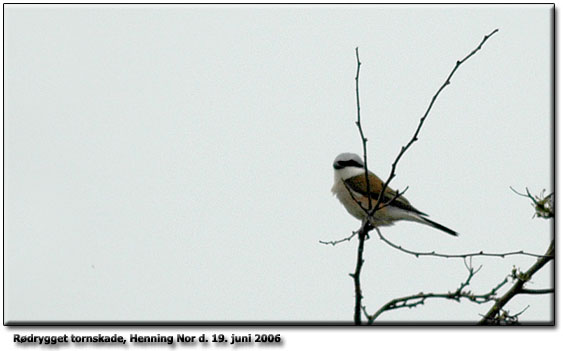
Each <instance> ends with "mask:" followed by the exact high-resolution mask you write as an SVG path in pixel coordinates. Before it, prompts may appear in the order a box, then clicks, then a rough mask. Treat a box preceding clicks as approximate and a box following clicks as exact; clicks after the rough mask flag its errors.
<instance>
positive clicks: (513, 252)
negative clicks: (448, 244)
mask: <svg viewBox="0 0 563 351" xmlns="http://www.w3.org/2000/svg"><path fill="white" fill-rule="evenodd" d="M376 231H377V235H379V238H380V239H381V240H383V242H385V243H386V244H387V245H389V246H391V247H392V248H394V249H397V250H399V251H402V252H404V253H407V254H409V255H413V256H415V257H420V256H434V257H443V258H466V257H475V256H488V257H500V258H505V257H506V256H516V255H523V256H532V257H537V258H541V257H546V256H545V255H538V254H534V253H529V252H526V251H523V250H520V251H512V252H502V253H491V252H484V251H479V252H472V253H465V254H443V253H438V252H436V251H426V252H422V251H413V250H409V249H405V248H404V247H402V246H400V245H397V244H395V243H393V242H392V241H390V240H389V239H387V238H386V237H385V236H383V234H381V231H380V230H379V229H378V228H376ZM549 257H551V258H553V256H549Z"/></svg>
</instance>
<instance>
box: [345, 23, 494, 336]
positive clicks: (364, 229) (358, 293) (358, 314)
mask: <svg viewBox="0 0 563 351" xmlns="http://www.w3.org/2000/svg"><path fill="white" fill-rule="evenodd" d="M497 31H498V29H495V30H494V31H492V32H491V33H490V34H488V35H486V36H485V37H484V38H483V40H482V41H481V43H480V44H479V46H477V48H475V49H474V50H473V51H471V52H470V53H469V54H468V55H467V56H465V57H464V58H463V59H462V60H461V61H457V62H456V65H455V66H454V68H453V70H452V71H451V72H450V74H449V75H448V77H447V79H446V81H445V82H444V83H443V84H442V86H441V87H440V88H439V89H438V91H437V92H436V94H434V96H433V97H432V100H431V101H430V104H429V106H428V108H427V109H426V112H425V113H424V115H423V116H422V118H421V119H420V122H419V124H418V126H417V128H416V131H415V133H414V135H413V136H412V138H411V139H410V141H409V142H408V143H407V144H406V146H403V147H401V151H400V152H399V154H398V155H397V157H396V159H395V161H394V162H393V164H392V166H391V173H390V174H389V178H388V179H387V181H386V182H385V183H384V184H383V187H382V189H381V192H380V194H379V196H378V199H377V202H376V204H375V206H373V207H372V199H371V190H370V183H369V176H368V162H367V138H366V137H365V135H364V132H363V129H362V123H361V117H360V87H359V81H360V66H361V62H360V55H359V49H358V48H357V47H356V63H357V68H356V78H355V80H356V105H357V120H356V126H357V127H358V130H359V132H360V137H361V138H362V147H363V156H364V173H365V178H366V179H365V180H366V184H367V193H368V208H367V211H366V209H365V208H364V207H363V206H362V204H359V205H360V208H362V209H364V211H366V212H367V214H368V216H367V219H366V220H364V221H363V223H362V226H361V228H360V230H359V231H358V253H357V260H356V269H355V271H354V273H353V274H350V275H351V276H352V278H353V279H354V290H355V306H354V323H355V324H357V325H359V324H361V319H362V298H363V296H362V289H361V282H360V275H361V270H362V266H363V263H364V259H363V251H364V243H365V240H366V237H367V236H368V233H369V231H370V230H371V229H373V226H372V225H371V224H370V221H369V218H371V217H372V216H373V215H374V214H375V212H376V211H377V210H379V209H380V208H381V207H380V205H381V204H382V203H383V199H384V196H383V195H384V193H385V190H386V189H387V187H388V185H389V183H390V182H391V180H392V179H393V178H394V177H395V169H396V168H397V164H398V162H399V160H400V159H401V157H402V156H403V155H404V153H405V152H406V151H407V150H408V148H409V147H410V146H411V145H412V144H413V143H414V142H415V141H417V140H418V134H419V132H420V130H421V128H422V125H423V124H424V121H425V120H426V118H427V117H428V114H429V113H430V110H431V109H432V106H433V105H434V102H435V101H436V99H437V98H438V95H440V93H441V92H442V90H443V89H444V88H445V87H446V86H447V85H449V84H450V80H451V78H452V76H453V75H454V73H455V72H456V71H457V69H458V68H459V66H461V65H462V64H463V63H464V62H465V61H467V60H468V59H469V58H470V57H471V56H473V55H474V54H475V53H476V52H477V51H479V50H480V49H481V47H482V46H483V44H484V43H485V42H486V41H487V39H489V37H491V36H492V35H493V34H495V33H496V32H497ZM348 191H350V189H348ZM405 191H406V189H405ZM399 196H400V193H399V192H397V194H396V197H395V199H396V198H397V197H399ZM352 198H353V199H355V198H354V197H353V196H352ZM355 200H356V199H355ZM392 201H393V199H391V201H389V202H388V203H391V202H392ZM356 202H357V200H356Z"/></svg>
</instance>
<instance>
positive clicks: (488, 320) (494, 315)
mask: <svg viewBox="0 0 563 351" xmlns="http://www.w3.org/2000/svg"><path fill="white" fill-rule="evenodd" d="M554 247H555V244H554V241H553V240H552V241H551V244H550V245H549V247H548V249H547V251H546V252H545V255H544V256H543V257H540V258H538V260H537V261H536V263H534V264H533V265H532V266H531V267H530V269H528V270H527V271H526V272H524V273H520V274H518V275H517V281H516V283H515V284H514V285H513V286H512V288H510V290H508V291H507V292H506V293H505V294H504V295H503V296H501V297H500V298H499V299H498V300H497V301H496V302H495V304H494V305H493V307H491V309H489V311H488V312H487V313H486V314H485V315H484V316H483V318H482V319H481V320H480V321H479V324H480V325H485V324H495V321H496V320H497V319H498V318H499V316H500V312H501V310H502V308H503V307H504V306H505V305H506V304H507V303H508V301H510V300H511V299H512V298H513V297H514V296H516V295H518V294H520V293H522V289H524V284H525V283H526V282H528V281H529V280H530V279H531V278H532V276H533V275H534V274H535V273H536V272H537V271H539V270H540V269H541V268H542V267H543V266H545V265H546V264H547V263H548V262H549V261H551V260H553V259H554Z"/></svg>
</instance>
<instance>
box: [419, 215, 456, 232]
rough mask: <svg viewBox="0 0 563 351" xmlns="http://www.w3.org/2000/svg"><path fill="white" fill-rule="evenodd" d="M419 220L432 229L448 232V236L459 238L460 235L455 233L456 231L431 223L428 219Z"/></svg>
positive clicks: (421, 217) (420, 217)
mask: <svg viewBox="0 0 563 351" xmlns="http://www.w3.org/2000/svg"><path fill="white" fill-rule="evenodd" d="M418 218H419V219H421V220H422V221H421V223H424V224H427V225H429V226H431V227H434V228H436V229H440V230H441V231H443V232H446V233H448V234H450V235H453V236H458V235H459V234H458V233H456V232H454V231H453V230H451V229H450V228H447V227H444V226H443V225H441V224H440V223H436V222H434V221H431V220H429V219H428V218H426V217H423V216H418Z"/></svg>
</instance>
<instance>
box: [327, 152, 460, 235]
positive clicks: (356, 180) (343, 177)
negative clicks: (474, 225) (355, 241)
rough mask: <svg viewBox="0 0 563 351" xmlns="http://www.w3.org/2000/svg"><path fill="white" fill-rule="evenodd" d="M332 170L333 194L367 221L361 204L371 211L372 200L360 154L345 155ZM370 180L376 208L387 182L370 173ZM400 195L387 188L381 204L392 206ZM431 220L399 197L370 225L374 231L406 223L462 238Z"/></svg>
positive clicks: (373, 218) (353, 214)
mask: <svg viewBox="0 0 563 351" xmlns="http://www.w3.org/2000/svg"><path fill="white" fill-rule="evenodd" d="M332 166H333V167H334V185H333V186H332V192H333V193H334V194H335V195H336V197H337V198H338V200H340V202H342V204H343V205H344V207H345V208H346V210H347V211H348V213H350V214H351V215H352V216H354V217H356V218H357V219H359V220H362V221H364V220H365V219H366V217H367V214H366V212H365V211H364V210H363V209H362V208H361V207H360V205H359V204H358V202H360V203H361V204H362V206H363V207H364V208H366V209H367V208H368V202H369V200H368V195H367V194H368V191H367V183H366V175H365V170H364V162H363V161H362V159H361V158H360V156H358V155H356V154H353V153H343V154H340V155H338V156H337V157H336V159H335V160H334V163H333V165H332ZM368 179H369V192H370V193H371V206H372V208H373V207H374V206H375V204H376V203H377V199H378V198H379V194H380V193H381V189H383V182H382V181H381V179H379V177H377V176H376V175H375V174H373V173H371V172H370V171H368ZM396 195H397V192H396V191H395V190H392V189H390V188H389V187H387V188H386V189H385V192H384V194H383V199H382V200H381V204H385V203H387V202H389V200H391V199H393V198H394V197H395V196H396ZM380 206H381V205H380ZM427 216H428V215H427V214H426V213H423V212H420V211H419V210H417V209H416V208H414V207H413V206H412V205H411V204H410V202H409V201H408V200H407V199H406V198H404V197H403V196H399V197H397V198H396V199H394V200H393V201H392V202H391V203H390V204H389V205H388V206H386V207H383V208H381V209H379V210H377V212H375V214H374V215H373V216H372V218H371V220H370V223H371V224H372V225H373V226H374V227H380V226H387V225H392V224H393V223H394V222H396V221H400V220H406V221H413V222H418V223H422V224H426V225H429V226H431V227H434V228H436V229H440V230H442V231H444V232H446V233H448V234H450V235H455V236H457V235H458V234H457V233H456V232H454V231H453V230H451V229H449V228H446V227H444V226H443V225H441V224H439V223H436V222H434V221H431V220H430V219H428V218H427Z"/></svg>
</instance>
